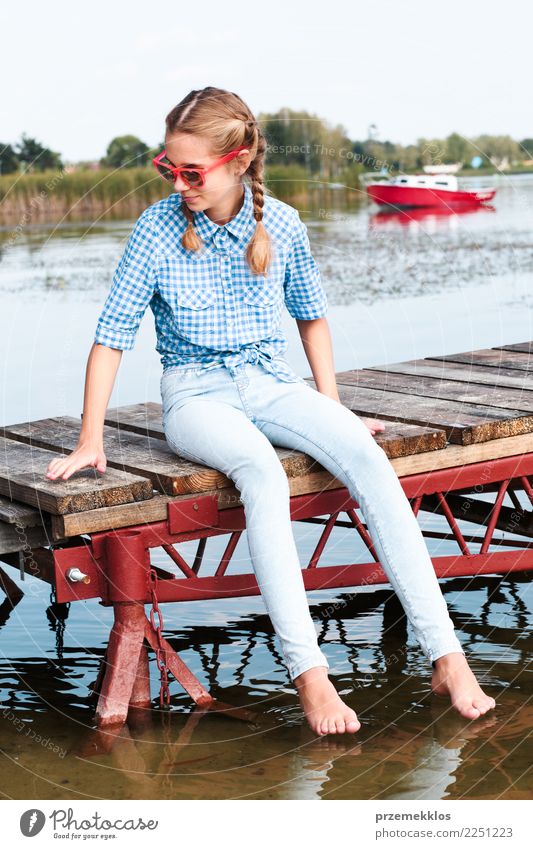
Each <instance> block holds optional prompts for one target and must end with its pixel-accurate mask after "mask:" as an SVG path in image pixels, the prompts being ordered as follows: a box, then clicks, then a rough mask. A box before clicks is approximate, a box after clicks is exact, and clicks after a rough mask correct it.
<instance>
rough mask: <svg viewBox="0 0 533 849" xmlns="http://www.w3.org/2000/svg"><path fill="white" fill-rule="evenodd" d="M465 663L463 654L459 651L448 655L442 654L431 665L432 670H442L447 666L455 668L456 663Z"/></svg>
mask: <svg viewBox="0 0 533 849" xmlns="http://www.w3.org/2000/svg"><path fill="white" fill-rule="evenodd" d="M463 660H464V661H466V657H465V654H464V653H463V652H461V651H452V652H448V654H443V655H441V656H440V657H437V658H436V660H434V661H432V663H431V665H432V667H433V669H441V668H442V669H443V668H446V667H449V666H456V665H457V663H462V662H463Z"/></svg>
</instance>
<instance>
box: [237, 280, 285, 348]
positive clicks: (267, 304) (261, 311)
mask: <svg viewBox="0 0 533 849" xmlns="http://www.w3.org/2000/svg"><path fill="white" fill-rule="evenodd" d="M242 300H243V310H244V313H245V317H246V320H247V323H248V325H249V327H250V328H251V329H252V328H253V331H254V334H255V337H256V338H263V339H264V338H266V337H268V336H270V335H271V334H272V333H273V332H275V330H276V329H277V328H278V325H279V323H280V320H281V312H282V308H283V289H282V286H281V285H280V283H279V281H277V280H276V279H269V278H266V279H265V278H263V279H257V280H255V281H253V282H252V283H250V284H248V285H247V286H245V288H244V291H243V295H242Z"/></svg>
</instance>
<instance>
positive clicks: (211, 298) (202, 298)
mask: <svg viewBox="0 0 533 849" xmlns="http://www.w3.org/2000/svg"><path fill="white" fill-rule="evenodd" d="M172 301H173V312H174V317H175V320H176V324H177V330H178V332H179V333H180V335H181V336H184V337H185V338H186V339H189V341H191V342H193V343H194V344H195V345H208V346H211V345H213V343H214V341H215V337H216V331H217V315H216V312H217V309H216V303H217V299H216V293H215V292H214V291H213V290H212V289H210V288H209V287H208V286H206V285H202V284H199V283H196V284H193V285H188V286H183V285H180V286H178V287H177V290H176V291H175V292H173V297H172Z"/></svg>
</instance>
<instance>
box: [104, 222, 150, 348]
mask: <svg viewBox="0 0 533 849" xmlns="http://www.w3.org/2000/svg"><path fill="white" fill-rule="evenodd" d="M156 260H157V240H156V237H155V232H154V217H153V215H151V214H149V213H147V212H146V211H145V212H143V213H142V215H140V216H139V218H138V219H137V221H136V223H135V227H134V228H133V231H132V233H131V235H130V237H129V239H128V242H127V245H126V249H125V251H124V253H123V255H122V257H121V259H120V262H119V264H118V266H117V268H116V270H115V273H114V275H113V281H112V284H111V288H110V290H109V293H108V296H107V299H106V301H105V304H104V307H103V309H102V312H101V313H100V317H99V319H98V322H97V325H96V332H95V336H94V341H95V342H96V343H98V344H99V345H107V346H108V347H110V348H119V349H121V350H123V351H129V350H131V349H132V348H133V346H134V344H135V336H136V334H137V330H138V328H139V324H140V323H141V319H142V317H143V315H144V313H145V311H146V308H147V307H148V305H149V303H150V301H151V299H152V295H153V294H154V291H155V286H156V274H155V268H156Z"/></svg>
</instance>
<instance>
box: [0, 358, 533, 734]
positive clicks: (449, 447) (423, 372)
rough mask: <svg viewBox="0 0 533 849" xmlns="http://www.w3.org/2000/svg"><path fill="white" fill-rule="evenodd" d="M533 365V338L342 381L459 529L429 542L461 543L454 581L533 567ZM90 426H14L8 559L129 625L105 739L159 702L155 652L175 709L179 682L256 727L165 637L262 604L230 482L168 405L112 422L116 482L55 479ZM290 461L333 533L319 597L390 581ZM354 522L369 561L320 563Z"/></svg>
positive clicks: (114, 652) (428, 508) (303, 499)
mask: <svg viewBox="0 0 533 849" xmlns="http://www.w3.org/2000/svg"><path fill="white" fill-rule="evenodd" d="M532 355H533V342H524V343H519V344H509V345H503V346H499V347H494V348H489V349H485V350H476V351H464V352H461V353H458V354H450V355H447V356H441V357H426V358H424V359H419V360H408V361H406V362H401V363H386V364H384V365H376V366H373V367H372V368H366V369H355V370H351V371H345V372H340V373H338V374H337V384H338V388H339V394H340V398H341V402H342V403H343V404H344V405H345V406H346V407H348V408H349V409H350V410H352V411H353V412H354V413H356V414H357V415H360V416H363V417H374V418H380V419H382V420H383V421H384V422H385V423H386V425H387V428H386V431H385V432H384V433H380V434H377V435H376V436H375V439H376V441H377V442H378V443H379V444H380V445H381V446H382V447H383V449H384V450H385V452H386V453H387V455H388V457H389V459H390V461H391V463H392V465H393V467H394V469H395V470H396V473H397V475H398V477H399V479H400V481H401V483H402V486H403V488H404V491H405V493H406V496H407V497H408V499H409V500H410V503H411V506H412V509H413V512H414V513H415V515H417V516H418V515H420V514H421V513H422V512H430V513H437V514H439V515H440V516H442V517H444V519H445V520H446V522H447V525H448V528H447V529H446V531H445V532H444V531H443V532H442V533H441V532H435V531H433V532H428V531H424V534H425V536H426V537H427V538H430V537H431V538H442V539H448V540H452V541H455V543H456V544H457V551H456V553H454V554H449V555H446V556H438V557H434V558H433V560H432V562H433V566H434V568H435V571H436V574H437V575H438V577H451V576H460V575H476V574H483V573H498V574H502V573H503V574H506V573H509V572H513V571H518V570H525V569H531V568H533V551H532V543H531V538H532V537H533V510H532V507H533V489H532V486H531V480H530V478H531V475H532V474H533V356H532ZM309 382H310V383H311V384H312V385H314V384H313V382H312V381H311V380H310V381H309ZM80 424H81V421H80V419H78V418H70V417H57V418H50V419H45V420H41V421H32V422H22V423H18V424H10V425H5V426H4V427H3V435H2V436H1V437H0V441H1V447H2V454H1V457H2V459H1V460H0V561H2V562H3V563H5V564H7V565H9V566H11V567H15V568H16V569H18V570H20V577H21V578H22V580H23V579H24V575H25V574H31V575H33V576H34V577H36V578H38V579H40V580H42V581H45V582H46V583H48V584H50V586H51V589H52V593H53V597H54V598H55V601H56V602H57V603H58V604H61V603H65V602H73V601H77V600H82V599H90V598H96V599H99V600H100V602H101V604H103V605H106V606H113V608H114V616H115V623H114V626H113V629H112V631H111V635H110V640H109V645H108V648H107V651H106V655H105V658H104V660H103V662H102V664H101V668H100V672H99V675H98V678H97V681H96V682H95V683H94V686H93V691H94V695H95V699H97V704H96V712H95V713H96V720H97V724H98V726H99V727H104V726H109V725H114V724H117V723H123V722H124V721H125V720H126V717H127V714H128V709H129V707H132V708H133V707H139V706H140V707H144V708H148V707H149V706H150V705H151V695H150V676H149V669H148V654H147V649H148V648H151V649H153V650H154V652H155V655H156V659H157V666H158V669H159V671H160V676H161V683H160V692H159V697H160V704H161V705H162V706H164V705H165V704H167V705H168V702H169V687H168V683H169V682H168V672H169V671H170V672H171V673H172V675H173V676H174V677H175V678H176V679H177V681H178V682H179V683H180V684H181V686H182V687H183V688H184V689H185V690H186V691H187V692H188V693H189V695H190V696H191V698H192V699H193V700H194V702H196V704H197V705H200V706H202V707H203V708H205V709H209V710H224V711H229V712H231V711H233V712H234V713H235V715H238V716H243V715H245V714H246V712H245V711H244V712H243V711H239V710H237V709H233V708H231V707H230V706H228V705H224V704H221V703H220V702H218V701H217V700H215V699H214V698H213V697H212V696H211V695H210V693H209V692H208V691H207V690H206V689H205V688H204V687H203V686H202V684H201V683H200V682H199V681H198V680H197V679H196V678H195V676H194V675H193V674H192V672H191V671H190V670H189V669H188V667H187V666H186V665H185V664H184V662H183V661H182V660H181V658H180V657H179V655H178V654H177V653H176V652H175V651H174V650H173V649H172V647H171V646H170V644H169V643H168V642H167V641H166V640H165V639H164V637H163V634H162V631H163V618H162V614H161V610H160V608H159V603H161V602H171V601H176V602H177V601H191V600H205V599H213V598H224V597H232V596H249V595H257V594H259V588H258V586H257V582H256V580H255V577H254V575H253V573H252V572H249V573H246V574H228V566H229V565H230V563H231V557H232V554H233V552H234V550H235V547H236V545H237V543H238V541H239V538H240V536H241V534H242V532H243V531H244V530H245V518H244V508H243V506H242V502H241V501H240V497H239V492H238V490H237V489H236V488H235V487H234V485H233V483H232V481H231V480H230V479H228V478H227V477H226V476H225V475H224V474H223V473H221V472H220V471H218V470H216V469H211V468H207V467H206V466H203V465H200V464H195V463H191V462H189V461H187V460H184V459H181V458H180V457H179V456H178V455H176V454H175V453H173V452H172V450H171V449H170V447H169V446H168V445H167V443H166V440H165V437H164V432H163V427H162V422H161V405H160V404H159V403H154V402H151V401H147V402H145V403H139V404H134V405H129V406H124V407H120V408H115V409H110V410H109V411H108V414H107V418H106V423H105V429H104V448H105V453H106V456H107V459H108V465H107V470H106V472H105V473H104V474H103V475H102V474H100V473H99V472H97V471H96V470H95V469H94V468H88V469H84V470H80V471H79V472H77V473H75V474H74V475H73V476H72V477H71V478H70V479H69V480H68V481H62V480H55V481H52V480H49V479H48V478H46V477H45V474H46V470H47V468H48V465H49V463H50V461H51V460H52V459H53V457H54V456H57V454H68V453H70V452H71V451H72V450H74V448H75V447H76V444H77V441H78V436H79V431H80ZM276 451H277V454H278V457H279V459H280V462H281V463H282V464H283V467H284V469H285V471H286V474H287V477H288V479H289V482H290V488H291V513H292V519H293V521H302V522H313V523H317V524H320V525H323V531H322V533H321V535H320V539H319V541H318V543H317V545H316V548H315V550H314V552H313V554H312V556H311V558H310V559H309V562H308V563H307V564H304V568H303V577H304V582H305V586H306V589H308V590H314V589H331V588H340V587H353V586H361V585H363V584H382V583H387V579H386V577H385V574H384V572H383V571H382V569H381V566H380V564H379V561H378V558H377V556H376V553H375V550H374V547H373V544H372V540H371V538H370V535H369V532H368V529H367V527H366V524H365V522H364V521H363V520H362V519H361V517H360V516H359V515H358V514H357V512H356V510H357V508H358V504H357V502H355V501H354V500H353V499H351V498H350V496H349V494H348V491H347V490H346V488H345V487H344V486H343V485H342V484H341V482H340V481H338V480H336V479H335V478H334V477H333V476H332V475H331V474H330V473H329V472H327V471H326V470H325V469H324V468H323V467H322V466H321V465H320V464H319V463H318V462H317V461H315V460H314V459H313V458H312V457H310V456H308V455H306V454H302V453H300V452H297V451H293V450H290V449H284V448H280V447H278V448H276ZM341 514H345V517H346V518H345V519H342V518H339V517H340V516H341ZM324 517H327V518H324ZM363 518H364V517H363ZM461 521H466V522H468V523H469V525H470V530H469V532H467V531H465V529H464V528H461V527H460V525H459V522H461ZM339 526H341V527H350V528H353V529H354V531H355V533H357V534H358V538H359V539H362V540H363V542H364V543H365V545H366V546H367V548H368V553H369V561H368V563H363V564H361V563H357V564H353V563H352V564H342V565H338V566H321V565H320V559H321V557H322V554H323V552H324V549H325V546H326V544H327V542H328V539H329V537H330V535H331V532H332V530H333V528H334V527H339ZM219 534H227V535H228V542H227V545H226V548H225V550H224V554H223V556H222V557H221V559H220V562H219V564H218V565H217V567H216V569H215V570H214V572H213V569H212V568H211V569H210V570H209V574H206V569H205V568H203V566H204V564H203V555H204V550H205V546H206V541H207V539H208V537H211V536H215V535H219ZM190 540H198V547H197V551H196V554H195V557H194V560H193V562H192V563H188V562H187V561H186V560H185V558H184V557H183V556H182V555H181V553H180V552H179V550H178V549H179V543H181V542H185V541H190ZM176 545H177V546H178V548H176V547H175V546H176ZM158 547H161V548H162V549H163V550H164V551H165V552H166V553H167V554H168V555H169V558H170V560H171V562H172V563H173V564H174V566H175V570H174V571H167V570H166V569H162V568H160V567H155V566H153V565H152V564H151V562H150V550H151V549H153V548H158ZM0 582H1V584H2V586H3V589H4V591H5V593H6V596H7V599H6V602H4V603H10V604H11V605H14V604H16V603H17V601H19V600H20V598H21V597H22V595H23V591H22V588H21V586H20V584H18V583H16V581H15V580H14V579H13V577H11V576H10V575H9V574H8V573H7V572H6V570H5V569H2V568H0ZM147 604H148V605H150V611H149V614H148V615H147V614H146V612H145V605H147Z"/></svg>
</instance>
